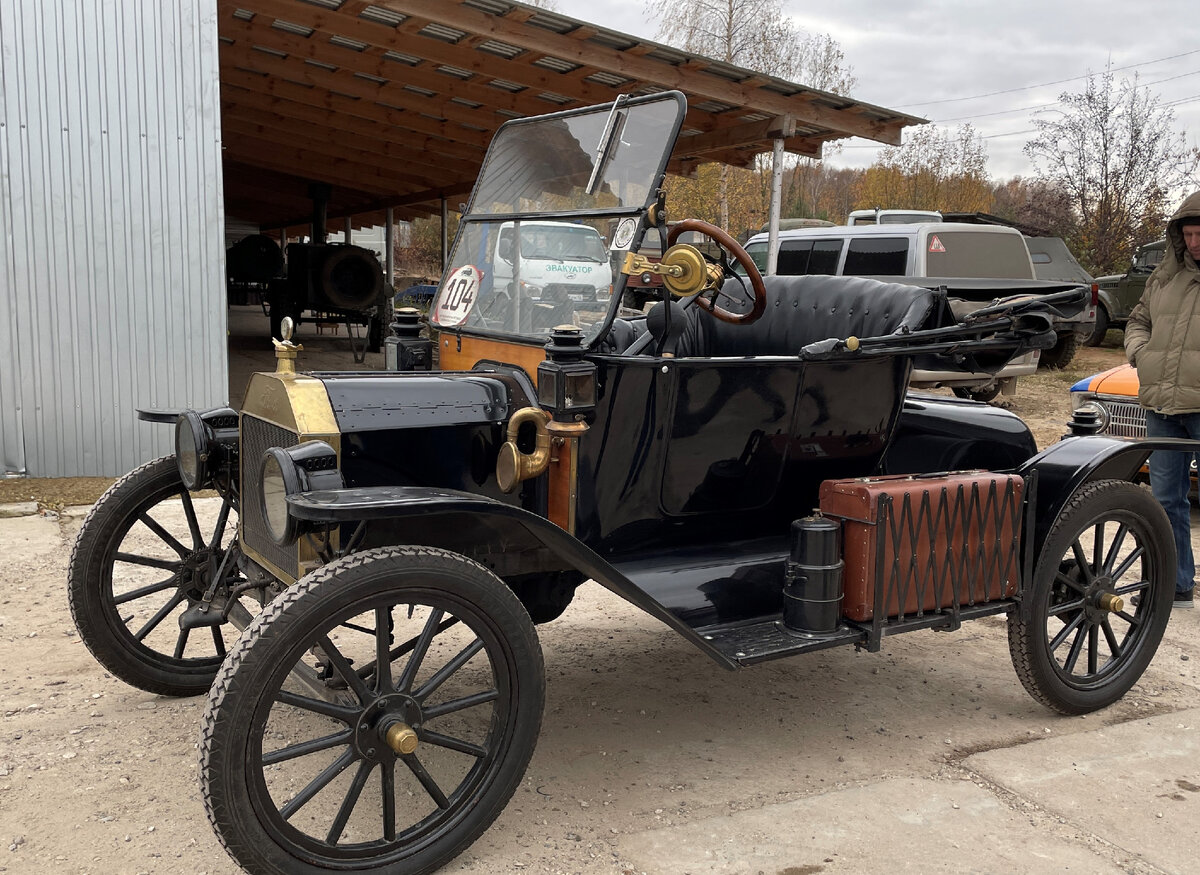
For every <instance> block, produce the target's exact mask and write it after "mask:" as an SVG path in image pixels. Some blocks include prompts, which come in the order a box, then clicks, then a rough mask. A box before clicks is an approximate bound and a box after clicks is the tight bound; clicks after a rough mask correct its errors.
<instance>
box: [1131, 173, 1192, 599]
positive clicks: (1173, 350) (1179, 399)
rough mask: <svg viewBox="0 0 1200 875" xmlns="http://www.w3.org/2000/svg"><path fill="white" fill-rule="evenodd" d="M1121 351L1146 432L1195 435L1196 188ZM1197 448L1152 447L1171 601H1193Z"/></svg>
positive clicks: (1175, 220)
mask: <svg viewBox="0 0 1200 875" xmlns="http://www.w3.org/2000/svg"><path fill="white" fill-rule="evenodd" d="M1125 354H1126V355H1127V356H1129V363H1130V364H1131V365H1133V366H1134V367H1135V368H1137V372H1138V383H1139V385H1140V388H1139V390H1138V400H1139V401H1140V402H1141V404H1142V406H1143V407H1144V408H1146V435H1147V437H1178V438H1200V192H1196V193H1195V194H1193V195H1192V196H1191V197H1189V198H1188V199H1187V200H1185V201H1184V202H1183V206H1181V207H1180V208H1179V209H1178V210H1176V212H1175V215H1174V216H1172V217H1171V221H1170V222H1168V223H1167V247H1166V252H1165V253H1164V255H1163V260H1162V263H1161V264H1159V266H1158V267H1157V268H1156V269H1155V271H1154V273H1152V274H1151V275H1150V278H1149V279H1148V280H1146V290H1145V292H1143V293H1142V299H1141V300H1140V301H1139V302H1138V304H1137V306H1136V307H1134V308H1133V312H1131V313H1130V314H1129V322H1128V324H1127V325H1126V326H1125ZM1194 455H1195V454H1193V453H1183V452H1178V451H1172V450H1165V451H1159V452H1155V453H1151V454H1150V489H1151V490H1152V491H1153V492H1154V497H1155V498H1157V499H1158V501H1159V503H1160V504H1161V505H1162V506H1163V510H1165V511H1166V512H1167V516H1168V517H1169V518H1170V520H1171V531H1172V532H1173V533H1174V535H1175V549H1176V552H1177V553H1178V556H1179V562H1178V566H1177V569H1176V578H1175V607H1177V608H1180V607H1183V608H1190V607H1191V606H1192V587H1193V586H1194V584H1195V573H1196V562H1195V558H1194V557H1193V555H1192V527H1191V516H1190V508H1189V506H1188V490H1189V487H1190V485H1191V477H1190V475H1189V471H1188V468H1189V465H1190V463H1191V460H1192V458H1193V456H1194Z"/></svg>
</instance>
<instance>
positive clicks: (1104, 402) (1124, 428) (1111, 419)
mask: <svg viewBox="0 0 1200 875" xmlns="http://www.w3.org/2000/svg"><path fill="white" fill-rule="evenodd" d="M1138 385H1139V384H1138V374H1137V370H1136V369H1135V368H1134V367H1132V366H1131V365H1128V364H1124V365H1117V367H1115V368H1109V369H1108V370H1107V371H1101V372H1100V373H1098V374H1092V375H1091V376H1090V377H1084V378H1083V379H1082V380H1080V381H1079V382H1078V383H1076V384H1075V385H1074V386H1072V387H1071V410H1072V411H1076V410H1083V409H1089V410H1094V411H1095V412H1096V414H1097V415H1098V416H1099V418H1100V433H1101V434H1108V435H1112V436H1113V437H1128V438H1144V437H1145V436H1146V411H1145V409H1144V408H1143V407H1142V405H1141V404H1140V403H1139V402H1138ZM1142 473H1143V475H1145V476H1149V467H1148V466H1143V468H1142ZM1192 491H1193V492H1196V461H1195V459H1193V460H1192Z"/></svg>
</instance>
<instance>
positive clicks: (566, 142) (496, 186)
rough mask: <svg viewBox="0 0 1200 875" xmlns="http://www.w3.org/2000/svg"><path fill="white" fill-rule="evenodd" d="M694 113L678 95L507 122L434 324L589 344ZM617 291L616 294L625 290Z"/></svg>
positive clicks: (605, 317)
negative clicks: (686, 117)
mask: <svg viewBox="0 0 1200 875" xmlns="http://www.w3.org/2000/svg"><path fill="white" fill-rule="evenodd" d="M685 109H686V106H685V103H684V100H683V96H682V95H680V94H677V93H675V92H667V93H664V94H658V95H654V96H653V97H649V98H638V99H635V100H626V101H618V103H617V105H616V109H615V110H614V108H613V105H611V104H609V105H605V106H598V107H590V108H588V109H584V110H579V111H577V112H572V113H557V114H555V115H550V116H542V117H539V118H532V119H520V120H518V121H514V122H509V123H507V124H505V125H504V126H503V127H502V128H501V129H500V130H499V131H498V132H497V134H496V137H495V139H494V140H493V141H492V145H491V147H490V148H489V149H488V154H487V157H486V158H485V159H484V163H483V169H482V170H481V172H480V175H479V180H478V181H477V182H476V184H475V191H474V193H473V194H472V196H471V203H470V205H469V206H468V208H467V212H466V214H465V215H464V216H463V219H462V222H461V224H460V226H459V231H458V236H457V238H456V239H455V241H454V248H453V250H452V251H451V253H450V260H449V264H448V266H447V269H446V272H445V273H444V275H443V278H442V283H441V286H440V288H439V290H438V295H437V298H436V299H435V301H434V305H433V309H432V310H431V313H430V316H431V319H432V321H433V323H434V324H435V325H437V326H438V327H440V328H443V329H454V330H463V331H473V332H478V333H481V334H500V335H518V336H521V337H525V338H538V339H544V337H545V334H546V332H548V331H549V330H550V329H551V328H553V327H554V326H556V325H562V324H569V325H575V326H576V327H579V328H581V329H582V330H583V332H584V338H585V341H584V342H585V344H590V343H591V341H592V340H594V339H595V338H596V337H597V336H598V335H599V334H600V332H601V331H602V330H603V329H604V327H605V326H606V325H607V324H608V321H609V320H610V318H611V316H612V315H613V314H614V313H615V310H616V307H617V301H616V300H614V298H617V299H619V292H620V290H621V287H622V286H623V277H622V275H621V273H620V269H621V266H622V264H623V262H624V258H625V254H626V252H627V251H628V250H629V249H630V247H636V245H637V242H638V240H639V239H640V237H641V232H642V223H643V214H644V212H645V210H646V208H647V207H648V206H649V205H651V204H652V203H654V201H655V200H656V199H657V195H658V189H659V186H660V185H661V181H662V175H663V173H664V171H665V169H666V162H667V158H668V157H669V156H670V153H671V149H672V147H673V146H674V143H675V137H676V135H677V134H678V130H679V125H680V123H681V121H682V119H683V113H684V111H685ZM614 293H616V294H614Z"/></svg>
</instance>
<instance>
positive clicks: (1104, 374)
mask: <svg viewBox="0 0 1200 875" xmlns="http://www.w3.org/2000/svg"><path fill="white" fill-rule="evenodd" d="M1071 391H1072V392H1094V393H1096V394H1097V395H1117V396H1123V397H1131V398H1136V397H1137V394H1138V375H1137V371H1136V370H1135V369H1134V368H1132V367H1131V366H1129V365H1117V366H1116V367H1115V368H1109V369H1108V370H1107V371H1101V372H1100V373H1098V374H1092V376H1090V377H1086V378H1084V379H1082V380H1080V381H1079V382H1078V383H1076V384H1075V385H1074V386H1072V387H1071Z"/></svg>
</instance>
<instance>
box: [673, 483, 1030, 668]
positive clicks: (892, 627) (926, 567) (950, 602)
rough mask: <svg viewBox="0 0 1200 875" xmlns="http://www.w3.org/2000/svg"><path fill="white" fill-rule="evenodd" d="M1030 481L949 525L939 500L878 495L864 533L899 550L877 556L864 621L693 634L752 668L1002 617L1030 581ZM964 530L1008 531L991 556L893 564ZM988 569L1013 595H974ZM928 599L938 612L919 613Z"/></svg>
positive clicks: (992, 494)
mask: <svg viewBox="0 0 1200 875" xmlns="http://www.w3.org/2000/svg"><path fill="white" fill-rule="evenodd" d="M1036 479H1037V478H1036V472H1035V473H1034V474H1032V475H1031V476H1029V477H1026V478H1024V487H1023V490H1022V492H1023V495H1022V496H1014V495H1013V494H1012V490H1011V489H1009V490H1006V491H1002V490H999V489H997V487H996V484H995V483H992V484H990V486H989V488H988V489H987V490H982V491H976V492H973V493H972V494H970V495H969V496H968V497H967V500H966V503H965V504H964V505H963V506H962V507H961V508H960V509H959V510H958V511H957V515H956V518H955V519H953V520H952V519H950V516H951V507H950V503H949V502H948V501H946V500H945V499H944V498H943V499H941V500H938V499H931V498H930V497H929V494H928V493H927V494H925V495H924V496H923V497H922V498H921V499H919V500H917V501H911V500H910V496H908V495H906V496H904V497H903V498H902V500H901V501H900V502H899V507H897V502H896V501H895V500H894V499H893V498H892V496H891V495H888V494H886V493H884V494H882V495H880V496H879V497H878V499H877V502H876V505H875V509H876V518H875V522H873V523H871V524H870V525H872V526H873V527H874V528H875V529H876V531H877V532H879V533H882V537H883V538H884V539H886V541H885V543H886V544H887V545H891V546H893V547H904V548H906V549H905V550H893V551H892V552H891V554H890V555H891V556H892V559H891V561H890V562H889V559H888V556H889V553H888V551H887V550H884V549H880V550H878V551H877V553H876V555H875V563H874V581H875V586H874V587H873V588H872V610H871V617H870V618H869V619H865V620H853V619H848V618H846V617H845V616H843V617H842V618H841V619H840V620H839V621H838V624H837V627H836V629H834V630H833V631H832V632H828V633H823V634H806V633H803V632H797V631H795V630H793V629H789V628H788V627H787V626H785V625H784V623H783V619H782V615H781V614H775V615H773V616H770V617H766V618H761V619H756V620H751V621H743V622H739V623H729V624H721V625H714V626H709V627H706V628H700V629H697V630H696V632H697V634H699V635H700V637H701V638H703V639H704V641H705V642H706V643H707V644H708V645H709V646H711V647H712V648H713V649H715V650H717V651H718V652H720V653H721V654H722V655H724V656H725V657H727V658H728V659H729V660H731V661H733V662H737V663H739V664H741V665H752V664H754V663H758V662H765V661H767V660H771V659H777V658H779V657H782V656H789V655H793V654H798V653H806V652H810V651H816V650H824V649H826V648H829V647H837V646H840V645H843V644H853V645H854V646H855V647H859V648H864V649H866V650H867V651H869V652H876V651H878V650H879V649H880V648H881V646H882V641H883V639H884V638H886V637H887V636H889V635H899V634H901V633H903V632H915V631H918V630H921V629H938V630H941V631H953V630H955V629H958V628H959V626H961V625H962V624H963V622H964V621H969V620H976V619H979V618H981V617H987V616H993V615H998V614H1006V613H1008V612H1009V611H1011V610H1012V609H1013V607H1014V606H1015V605H1016V604H1017V603H1018V602H1019V600H1020V598H1021V594H1022V592H1023V591H1024V589H1025V587H1026V586H1027V582H1028V581H1029V580H1031V577H1032V573H1033V547H1032V540H1033V539H1032V538H1031V537H1024V535H1025V534H1027V533H1031V532H1032V531H1033V526H1034V508H1035V506H1036V500H1035V499H1036V489H1037V483H1036ZM1010 513H1012V514H1021V515H1023V521H1021V520H1015V519H1013V518H1012V517H1010V516H1009V514H1010ZM1015 522H1023V525H1012V523H1015ZM972 524H975V525H976V526H977V527H982V526H984V525H985V524H986V525H989V526H991V527H992V528H994V529H996V530H1001V529H1004V528H1005V527H1006V525H1008V526H1009V527H1010V528H1009V531H1010V532H1011V534H1010V536H1009V537H1007V538H1005V539H1001V538H996V539H995V540H994V542H993V543H995V544H996V549H995V550H988V549H987V548H986V547H984V546H979V547H978V548H977V549H975V550H974V551H972V552H970V553H966V554H965V555H964V552H963V551H961V550H960V551H959V553H958V555H957V557H955V556H952V555H946V556H944V557H941V558H940V559H937V560H935V559H934V557H933V556H932V555H930V556H929V558H928V560H927V561H926V562H925V563H924V564H923V565H920V566H918V565H917V564H916V563H915V562H913V561H911V559H910V561H908V562H907V563H905V562H904V561H903V559H902V558H901V557H906V556H907V557H912V556H915V555H917V554H918V553H919V542H920V540H921V537H922V535H923V534H926V535H927V534H928V533H929V532H931V531H935V530H944V531H947V532H953V531H954V529H955V528H956V527H958V528H961V527H964V526H965V527H967V528H968V529H970V527H971V525H972ZM939 527H941V528H940V529H939ZM955 558H957V561H954V560H955ZM988 567H991V569H992V571H993V572H994V573H995V574H997V575H999V576H1000V577H1003V576H1005V574H1006V573H1007V574H1015V576H1016V580H1017V583H1016V587H1015V591H1013V592H1009V593H1007V594H1003V595H1000V594H998V593H989V592H987V591H980V590H979V587H978V585H977V584H978V578H977V577H976V576H975V573H977V572H979V571H980V570H985V569H986V568H988ZM917 571H926V572H931V573H930V574H929V575H928V576H925V577H922V576H921V575H920V574H917V573H915V572H917ZM928 595H932V596H933V597H934V599H935V601H938V602H940V603H941V606H940V607H932V608H926V607H923V605H924V604H925V603H926V597H927V596H928ZM910 596H911V597H912V598H911V599H910V598H909V597H910ZM911 601H915V603H916V605H917V607H916V609H915V610H905V609H904V606H905V604H907V603H909V602H911ZM888 605H897V606H898V607H899V610H898V611H897V612H895V613H893V615H892V616H888V614H889V609H888V608H887V606H888Z"/></svg>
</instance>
